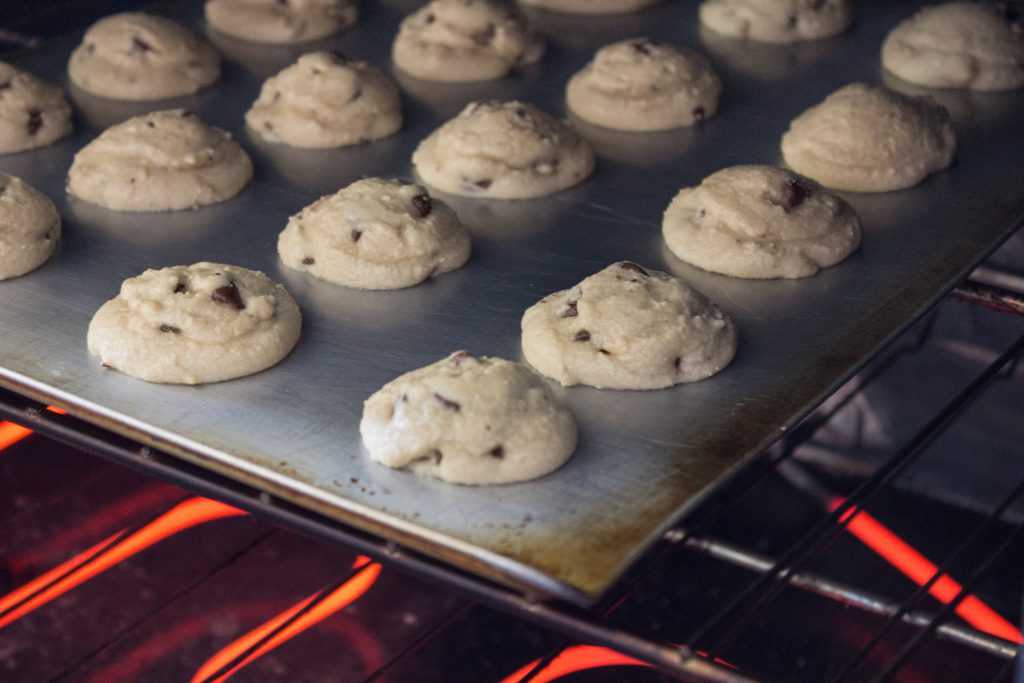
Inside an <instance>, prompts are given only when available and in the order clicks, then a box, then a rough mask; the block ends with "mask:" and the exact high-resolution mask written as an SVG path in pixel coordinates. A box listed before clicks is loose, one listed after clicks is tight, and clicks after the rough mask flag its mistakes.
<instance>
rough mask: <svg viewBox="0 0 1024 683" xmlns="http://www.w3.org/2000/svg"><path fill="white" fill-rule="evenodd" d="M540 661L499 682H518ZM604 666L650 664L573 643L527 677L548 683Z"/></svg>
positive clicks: (531, 681)
mask: <svg viewBox="0 0 1024 683" xmlns="http://www.w3.org/2000/svg"><path fill="white" fill-rule="evenodd" d="M539 663H540V660H539V659H536V660H534V661H532V662H530V663H529V664H527V665H526V666H524V667H523V668H521V669H519V670H518V671H516V672H515V673H513V674H512V675H511V676H508V677H507V678H505V679H504V680H503V681H502V682H501V683H519V681H522V680H523V679H524V678H525V677H526V675H527V674H529V673H530V672H531V671H533V669H534V668H535V667H536V666H537V665H538V664H539ZM605 666H650V664H648V663H647V662H641V661H640V660H639V659H633V658H632V657H628V656H626V655H624V654H620V653H618V652H616V651H615V650H609V649H608V648H606V647H595V646H593V645H575V646H573V647H569V648H566V649H564V650H562V652H561V653H560V654H559V655H558V656H557V657H555V658H554V659H552V660H551V663H550V664H548V665H547V666H545V667H544V668H543V669H541V670H540V671H538V672H537V675H536V676H533V677H532V678H530V679H529V681H530V683H549V681H556V680H558V679H559V678H561V677H562V676H568V675H569V674H572V673H576V672H577V671H584V670H586V669H598V668H601V667H605Z"/></svg>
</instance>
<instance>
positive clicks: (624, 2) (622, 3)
mask: <svg viewBox="0 0 1024 683" xmlns="http://www.w3.org/2000/svg"><path fill="white" fill-rule="evenodd" d="M521 2H522V3H523V4H524V5H529V6H533V7H541V8H543V9H549V10H552V11H555V12H565V13H566V14H624V13H626V12H636V11H637V10H641V9H643V8H644V7H649V6H651V5H653V4H654V3H656V2H660V0H521Z"/></svg>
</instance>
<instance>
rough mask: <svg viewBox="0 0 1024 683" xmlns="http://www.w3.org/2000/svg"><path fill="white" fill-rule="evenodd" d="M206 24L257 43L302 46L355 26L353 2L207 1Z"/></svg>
mask: <svg viewBox="0 0 1024 683" xmlns="http://www.w3.org/2000/svg"><path fill="white" fill-rule="evenodd" d="M205 12H206V21H208V22H209V23H210V26H213V27H214V28H215V29H217V30H218V31H220V32H221V33H226V34H227V35H229V36H233V37H235V38H241V39H242V40H250V41H253V42H256V43H277V44H282V45H283V44H290V43H303V42H306V41H310V40H317V39H319V38H326V37H327V36H329V35H332V34H334V33H337V32H338V31H343V30H344V29H346V28H348V27H349V26H351V25H352V24H354V23H356V18H357V17H358V16H359V8H358V6H357V5H356V2H355V0H208V2H207V3H206V6H205Z"/></svg>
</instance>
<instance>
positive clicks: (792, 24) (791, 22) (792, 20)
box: [786, 14, 796, 28]
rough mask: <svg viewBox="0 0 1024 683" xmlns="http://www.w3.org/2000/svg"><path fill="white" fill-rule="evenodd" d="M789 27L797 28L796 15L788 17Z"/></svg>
mask: <svg viewBox="0 0 1024 683" xmlns="http://www.w3.org/2000/svg"><path fill="white" fill-rule="evenodd" d="M786 27H787V28H796V15H795V14H790V15H789V18H787V19H786Z"/></svg>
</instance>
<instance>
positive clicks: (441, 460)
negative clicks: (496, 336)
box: [359, 351, 576, 484]
mask: <svg viewBox="0 0 1024 683" xmlns="http://www.w3.org/2000/svg"><path fill="white" fill-rule="evenodd" d="M359 433H360V434H361V435H362V437H363V444H364V445H365V446H366V450H367V452H368V453H369V455H370V458H372V459H373V460H375V461H376V462H379V463H381V464H383V465H387V466H388V467H394V468H397V469H407V470H412V471H413V472H415V473H416V474H420V475H426V476H432V477H437V478H439V479H443V480H444V481H448V482H452V483H455V484H506V483H510V482H516V481H526V480H528V479H536V478H537V477H542V476H544V475H545V474H548V473H549V472H551V471H553V470H555V469H557V468H559V467H560V466H561V465H562V464H563V463H565V461H566V460H568V459H569V456H571V455H572V452H573V450H575V448H576V421H575V420H574V419H573V417H572V414H571V413H570V412H569V411H568V410H567V409H566V408H564V407H563V406H562V405H561V404H559V403H558V401H557V400H556V399H555V397H554V395H553V393H552V391H551V389H550V388H549V387H548V385H547V384H545V382H544V380H542V379H541V378H540V377H539V376H537V374H536V373H534V372H533V371H532V370H530V369H529V368H526V367H524V366H522V365H519V364H518V363H512V362H510V361H507V360H503V359H501V358H476V357H474V356H472V355H470V354H469V353H467V352H466V351H457V352H455V353H453V354H452V355H450V356H448V357H447V358H445V359H444V360H440V361H438V362H436V363H433V364H431V365H428V366H426V367H423V368H420V369H418V370H413V371H412V372H409V373H406V374H404V375H402V376H401V377H399V378H397V379H395V380H392V381H391V382H388V383H387V384H385V385H384V387H383V388H381V389H380V391H378V392H377V393H375V394H374V395H373V396H371V397H370V398H369V399H367V400H366V402H365V404H364V405H363V418H362V420H361V421H360V423H359Z"/></svg>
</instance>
